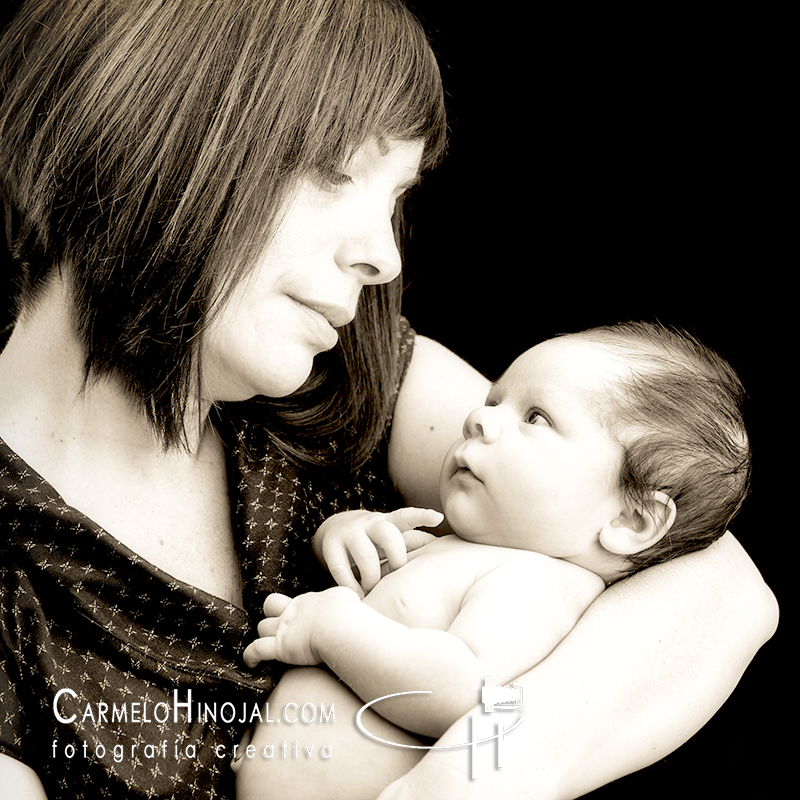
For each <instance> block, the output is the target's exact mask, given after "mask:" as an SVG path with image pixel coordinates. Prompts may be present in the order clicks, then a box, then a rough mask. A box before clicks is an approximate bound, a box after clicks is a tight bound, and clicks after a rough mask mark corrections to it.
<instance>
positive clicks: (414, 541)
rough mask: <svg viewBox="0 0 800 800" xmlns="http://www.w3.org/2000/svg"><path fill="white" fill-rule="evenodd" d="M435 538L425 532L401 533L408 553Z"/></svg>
mask: <svg viewBox="0 0 800 800" xmlns="http://www.w3.org/2000/svg"><path fill="white" fill-rule="evenodd" d="M436 538H437V537H436V536H434V535H433V534H432V533H426V532H425V531H404V532H403V540H404V541H405V543H406V550H408V552H409V553H410V552H411V551H412V550H416V549H418V548H420V547H423V546H424V545H426V544H428V543H429V542H432V541H433V540H434V539H436Z"/></svg>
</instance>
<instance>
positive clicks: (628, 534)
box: [600, 492, 677, 556]
mask: <svg viewBox="0 0 800 800" xmlns="http://www.w3.org/2000/svg"><path fill="white" fill-rule="evenodd" d="M653 503H654V505H653V510H652V512H644V513H642V512H641V511H630V510H625V511H623V512H622V513H621V514H620V515H619V516H618V517H617V518H616V519H615V520H612V521H611V522H609V523H608V524H607V525H605V526H604V527H603V529H602V530H601V531H600V544H601V545H602V546H603V547H604V548H605V549H606V550H608V551H609V552H611V553H616V554H617V555H621V556H623V555H624V556H629V555H633V553H640V552H641V551H642V550H646V549H647V548H648V547H652V546H653V545H654V544H655V543H656V542H657V541H659V539H661V538H662V537H663V536H664V534H665V533H666V532H667V531H668V530H669V529H670V528H671V527H672V524H673V523H674V522H675V515H676V514H677V510H676V508H675V503H674V502H673V500H672V498H671V497H670V496H669V495H667V494H664V492H653Z"/></svg>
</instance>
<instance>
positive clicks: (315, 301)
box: [203, 141, 423, 402]
mask: <svg viewBox="0 0 800 800" xmlns="http://www.w3.org/2000/svg"><path fill="white" fill-rule="evenodd" d="M422 150H423V144H422V143H421V142H388V143H386V145H385V146H384V143H382V142H381V143H380V144H379V143H378V142H377V141H371V142H370V143H368V144H367V145H365V146H364V147H363V148H361V149H360V150H358V151H357V152H356V154H355V155H354V157H353V159H352V160H351V162H350V163H349V164H348V166H347V168H346V170H345V173H344V174H343V175H341V176H334V182H332V183H325V184H323V182H322V181H320V182H315V181H314V180H313V179H312V178H308V179H303V180H302V181H300V184H299V186H298V187H297V190H296V191H295V193H294V195H293V197H292V198H291V200H290V201H289V204H288V207H287V210H286V213H285V214H284V215H283V218H282V222H281V224H280V226H279V228H278V231H277V233H276V235H275V237H274V238H273V239H272V241H271V243H270V245H269V247H268V248H267V249H266V251H265V252H264V254H263V257H262V259H261V261H260V263H259V264H258V265H257V267H256V268H255V270H254V272H253V274H252V276H250V277H249V278H248V279H246V280H244V281H243V282H242V283H241V284H239V286H237V287H236V289H235V290H234V292H233V294H232V296H231V298H230V301H229V302H228V303H227V304H226V306H225V308H224V309H223V310H222V311H221V313H220V314H218V315H217V316H216V317H215V319H214V320H213V322H212V324H211V326H210V327H209V330H208V333H207V335H206V339H205V341H204V345H203V395H204V399H205V400H208V401H211V402H217V401H224V400H246V399H248V398H250V397H253V396H255V395H265V396H267V397H283V396H286V395H288V394H291V393H292V392H293V391H295V390H296V389H298V388H299V387H300V386H301V385H302V384H303V383H304V381H305V380H306V378H307V377H308V376H309V374H310V372H311V367H312V362H313V359H314V356H316V355H317V354H318V353H320V352H322V351H323V350H330V349H331V348H333V347H334V346H335V345H336V343H337V341H338V334H337V332H336V330H335V329H336V328H339V327H341V326H343V325H346V324H347V323H348V322H350V321H351V320H352V319H353V317H354V315H355V311H356V303H357V302H358V296H359V293H360V292H361V288H362V287H363V286H364V285H365V284H368V283H388V282H389V281H391V280H393V279H394V278H395V277H397V275H398V274H399V273H400V266H401V263H400V254H399V253H398V251H397V245H396V243H395V239H394V232H393V230H392V214H393V212H394V208H395V202H396V200H397V199H398V198H399V197H400V195H402V194H403V192H404V191H406V190H407V189H408V188H409V187H410V186H411V185H412V184H413V183H414V182H415V181H416V180H417V179H418V169H419V163H420V159H421V157H422Z"/></svg>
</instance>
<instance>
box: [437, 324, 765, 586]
mask: <svg viewBox="0 0 800 800" xmlns="http://www.w3.org/2000/svg"><path fill="white" fill-rule="evenodd" d="M743 397H744V391H743V389H742V386H741V383H740V382H739V379H738V378H737V376H736V374H735V373H734V372H733V370H732V369H731V367H730V366H729V365H728V364H727V363H726V362H725V361H724V360H723V359H722V358H720V357H719V356H718V355H717V354H716V353H714V352H713V351H711V350H709V349H708V348H706V347H704V346H703V345H701V344H700V343H699V342H697V341H696V340H695V339H694V338H693V337H691V336H689V335H688V334H685V333H683V332H680V331H673V330H669V329H666V328H664V327H663V326H660V325H656V324H649V323H626V324H620V325H612V326H605V327H601V328H594V329H591V330H588V331H583V332H581V333H577V334H568V335H565V336H561V337H557V338H555V339H551V340H549V341H546V342H543V343H542V344H540V345H537V346H536V347H534V348H532V349H531V350H528V351H527V352H526V353H523V354H522V355H521V356H520V357H519V358H518V359H517V360H516V361H515V362H514V363H513V364H512V365H511V366H510V367H509V369H508V370H507V371H506V372H505V374H504V375H503V376H502V377H501V378H500V380H499V381H497V383H496V384H495V385H494V386H493V387H492V390H491V391H490V393H489V395H488V397H487V400H486V405H485V406H484V407H483V408H480V409H476V410H475V411H473V412H472V413H471V414H470V415H469V417H468V418H467V421H466V422H465V424H464V432H463V433H464V438H463V439H461V440H459V441H458V442H456V443H455V444H454V445H453V447H452V448H451V449H450V452H449V453H448V456H447V458H446V459H445V464H444V468H443V471H442V480H441V493H442V502H443V504H444V508H445V512H446V514H447V517H448V519H449V521H450V523H451V525H452V526H453V528H454V529H455V530H456V531H457V532H458V533H459V535H461V536H462V538H465V539H469V540H471V541H478V542H483V543H486V544H495V545H502V546H507V547H518V548H521V549H526V550H535V551H537V552H541V553H544V554H546V555H551V556H555V557H559V558H564V559H566V560H569V561H573V562H574V563H577V564H581V565H582V566H585V567H587V568H589V569H592V570H593V571H595V572H597V573H598V574H600V575H602V576H603V577H604V578H605V579H606V580H608V581H613V580H616V579H619V578H620V577H623V576H624V575H626V574H628V573H630V572H633V571H635V570H639V569H642V568H644V567H647V566H650V565H652V564H655V563H658V562H661V561H666V560H668V559H670V558H674V557H675V556H677V555H682V554H684V553H688V552H691V551H692V550H698V549H700V548H703V547H706V546H707V545H709V544H710V543H711V542H712V541H714V540H715V539H717V538H719V536H721V535H722V534H723V533H724V531H725V529H726V526H727V525H728V523H729V522H730V520H731V519H732V517H733V516H734V515H735V514H736V512H737V511H738V509H739V507H740V505H741V503H742V500H743V499H744V496H745V495H746V493H747V489H748V486H749V476H750V446H749V441H748V438H747V434H746V431H745V427H744V423H743V420H742V414H741V402H742V400H743Z"/></svg>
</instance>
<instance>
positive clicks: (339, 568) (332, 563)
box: [326, 553, 364, 597]
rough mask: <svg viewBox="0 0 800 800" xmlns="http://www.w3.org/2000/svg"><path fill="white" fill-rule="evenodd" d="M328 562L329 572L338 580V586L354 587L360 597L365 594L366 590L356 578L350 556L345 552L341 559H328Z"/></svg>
mask: <svg viewBox="0 0 800 800" xmlns="http://www.w3.org/2000/svg"><path fill="white" fill-rule="evenodd" d="M326 563H327V564H328V572H330V573H331V577H332V578H333V579H334V580H335V581H336V584H337V586H346V587H347V588H348V589H352V590H353V591H354V592H355V593H356V594H358V596H359V597H363V596H364V590H363V589H362V588H361V586H360V585H359V583H358V581H357V580H356V576H355V573H354V572H353V568H352V567H351V566H350V557H349V556H348V555H347V554H346V553H345V556H344V557H343V558H341V559H333V560H331V559H326Z"/></svg>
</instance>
